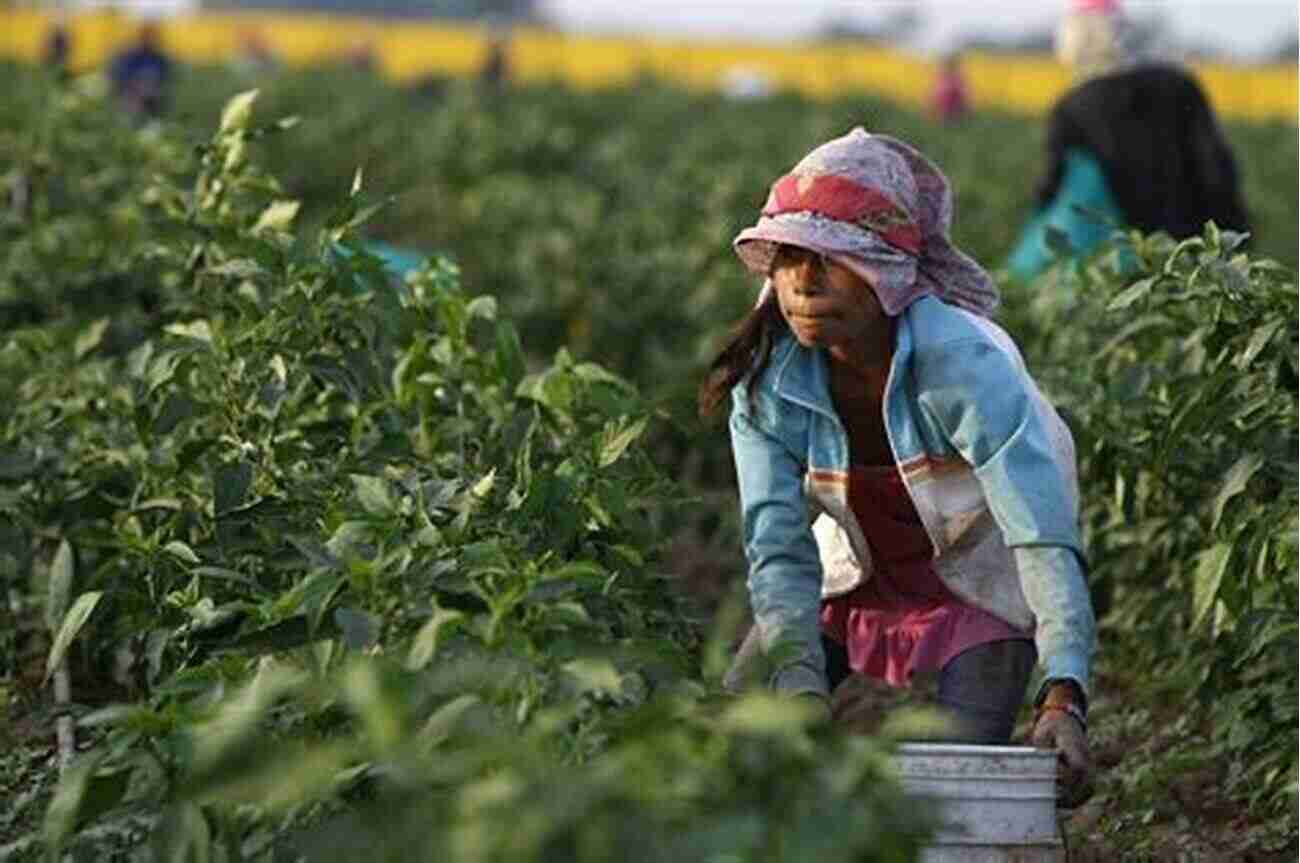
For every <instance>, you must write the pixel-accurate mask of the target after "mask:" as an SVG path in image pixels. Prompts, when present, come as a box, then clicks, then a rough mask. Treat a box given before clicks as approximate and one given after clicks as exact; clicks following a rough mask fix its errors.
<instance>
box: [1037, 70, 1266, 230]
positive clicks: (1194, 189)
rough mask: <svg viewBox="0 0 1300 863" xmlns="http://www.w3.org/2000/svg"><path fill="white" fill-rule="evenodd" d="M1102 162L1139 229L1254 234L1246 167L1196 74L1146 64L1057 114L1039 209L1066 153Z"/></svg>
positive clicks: (1080, 93)
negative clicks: (1245, 201) (1243, 175)
mask: <svg viewBox="0 0 1300 863" xmlns="http://www.w3.org/2000/svg"><path fill="white" fill-rule="evenodd" d="M1071 149H1082V150H1086V151H1087V152H1089V153H1091V154H1092V155H1093V156H1094V157H1095V158H1096V159H1097V161H1098V162H1099V163H1100V164H1101V168H1102V171H1103V173H1104V174H1105V177H1106V183H1107V185H1108V186H1109V187H1110V191H1111V193H1112V194H1113V195H1114V198H1115V201H1116V202H1117V203H1118V205H1119V208H1120V209H1121V210H1122V211H1123V213H1124V216H1125V220H1126V222H1127V224H1128V226H1129V227H1134V228H1140V229H1141V230H1142V231H1144V232H1148V233H1149V232H1152V231H1156V230H1164V231H1167V232H1169V233H1170V234H1171V235H1173V236H1174V237H1178V238H1182V237H1187V236H1191V235H1194V234H1199V233H1200V231H1201V228H1202V226H1203V225H1204V224H1205V222H1206V221H1208V220H1211V219H1213V220H1214V222H1215V223H1216V224H1217V225H1218V226H1219V227H1221V228H1229V229H1232V230H1235V231H1248V230H1249V228H1250V225H1249V221H1248V219H1247V217H1246V211H1245V207H1244V206H1243V205H1242V201H1241V193H1240V190H1239V188H1238V182H1237V167H1236V164H1235V163H1234V161H1233V158H1232V152H1231V151H1230V150H1229V149H1228V144H1227V141H1226V140H1225V139H1224V137H1223V134H1222V132H1221V131H1220V129H1219V126H1218V123H1217V122H1216V120H1215V117H1214V112H1213V111H1212V110H1211V108H1210V104H1209V102H1208V101H1207V100H1206V98H1205V94H1204V93H1203V92H1202V91H1201V88H1200V86H1199V85H1198V84H1197V83H1196V81H1195V80H1194V79H1193V78H1192V77H1191V76H1190V75H1188V74H1187V73H1186V72H1184V71H1182V70H1181V69H1178V68H1177V67H1175V66H1170V65H1166V64H1146V65H1141V66H1136V67H1133V68H1129V69H1124V70H1122V71H1117V72H1112V73H1110V74H1107V75H1103V76H1101V77H1097V78H1093V79H1091V80H1088V81H1086V82H1084V83H1082V84H1080V85H1078V86H1076V87H1075V88H1074V89H1072V90H1070V91H1069V92H1068V93H1066V95H1065V96H1063V97H1062V98H1061V100H1060V101H1059V102H1058V103H1057V104H1056V106H1055V108H1053V110H1052V114H1051V118H1050V120H1049V122H1048V134H1047V159H1048V168H1047V175H1046V176H1045V177H1044V178H1043V179H1042V181H1041V182H1040V184H1039V186H1038V190H1037V198H1038V203H1039V206H1040V207H1042V206H1047V205H1048V204H1050V203H1051V202H1052V200H1053V199H1054V198H1055V196H1056V193H1057V191H1058V188H1059V186H1060V184H1061V179H1062V177H1063V176H1064V172H1065V161H1066V153H1067V151H1069V150H1071Z"/></svg>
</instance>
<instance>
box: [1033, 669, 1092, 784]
mask: <svg viewBox="0 0 1300 863" xmlns="http://www.w3.org/2000/svg"><path fill="white" fill-rule="evenodd" d="M1029 742H1030V745H1032V746H1037V747H1040V748H1043V749H1055V750H1057V752H1058V753H1059V763H1058V768H1057V781H1056V785H1057V798H1058V799H1059V800H1060V801H1061V804H1062V805H1064V806H1067V807H1073V806H1076V805H1078V804H1079V803H1082V802H1083V800H1084V799H1086V798H1087V796H1088V781H1087V780H1088V776H1089V774H1090V773H1091V771H1092V759H1091V757H1090V755H1089V752H1088V728H1087V726H1086V725H1085V719H1084V713H1083V706H1082V705H1081V704H1080V703H1078V700H1077V697H1076V694H1075V692H1074V687H1073V686H1072V685H1071V684H1066V683H1057V684H1053V685H1052V687H1051V688H1050V689H1048V691H1047V696H1046V697H1045V698H1044V699H1043V703H1042V704H1040V705H1039V706H1038V711H1037V714H1036V715H1035V718H1034V728H1033V731H1031V732H1030V735H1029Z"/></svg>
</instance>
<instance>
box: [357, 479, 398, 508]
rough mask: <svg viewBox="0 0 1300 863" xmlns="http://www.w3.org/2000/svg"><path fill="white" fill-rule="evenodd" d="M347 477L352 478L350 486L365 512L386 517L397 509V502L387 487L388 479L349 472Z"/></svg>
mask: <svg viewBox="0 0 1300 863" xmlns="http://www.w3.org/2000/svg"><path fill="white" fill-rule="evenodd" d="M349 477H350V478H351V480H352V488H353V490H354V491H355V492H356V494H357V500H359V501H360V502H361V507H362V508H363V509H364V510H365V511H366V512H368V513H369V514H371V515H374V516H379V517H381V518H386V517H388V516H391V515H392V514H393V513H394V512H396V511H397V503H396V501H394V500H393V495H392V492H391V491H390V490H389V488H388V481H387V480H385V479H384V478H383V477H379V476H366V475H365V474H359V473H354V474H349Z"/></svg>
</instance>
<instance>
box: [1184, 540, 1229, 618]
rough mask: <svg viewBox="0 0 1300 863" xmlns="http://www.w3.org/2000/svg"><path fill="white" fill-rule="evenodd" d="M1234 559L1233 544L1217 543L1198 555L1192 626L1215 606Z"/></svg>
mask: <svg viewBox="0 0 1300 863" xmlns="http://www.w3.org/2000/svg"><path fill="white" fill-rule="evenodd" d="M1231 559H1232V546H1231V545H1230V544H1228V543H1226V542H1220V543H1216V544H1215V545H1213V546H1211V547H1210V548H1208V549H1206V550H1205V551H1203V552H1201V553H1200V554H1198V555H1197V556H1196V571H1195V574H1194V575H1193V580H1192V626H1193V627H1197V626H1200V625H1201V622H1202V621H1203V620H1205V616H1206V615H1207V614H1209V613H1210V610H1211V609H1212V608H1214V602H1215V600H1216V599H1218V598H1219V586H1220V585H1221V584H1222V583H1223V575H1224V573H1225V572H1227V569H1228V561H1229V560H1231Z"/></svg>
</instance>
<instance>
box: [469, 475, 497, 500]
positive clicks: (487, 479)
mask: <svg viewBox="0 0 1300 863" xmlns="http://www.w3.org/2000/svg"><path fill="white" fill-rule="evenodd" d="M496 481H497V469H496V468H492V469H491V470H490V471H488V472H487V473H486V474H484V475H483V478H482V479H480V480H479V481H478V482H476V483H474V485H473V487H472V488H470V490H469V493H470V494H471V495H473V496H474V497H476V498H485V497H487V496H488V494H489V493H491V491H492V486H493V485H495V484H496Z"/></svg>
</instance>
